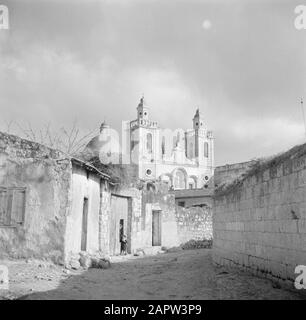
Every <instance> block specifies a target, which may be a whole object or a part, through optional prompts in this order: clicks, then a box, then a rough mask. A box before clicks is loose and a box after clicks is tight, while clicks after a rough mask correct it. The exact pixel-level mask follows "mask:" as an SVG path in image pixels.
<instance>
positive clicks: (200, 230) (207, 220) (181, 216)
mask: <svg viewBox="0 0 306 320" xmlns="http://www.w3.org/2000/svg"><path fill="white" fill-rule="evenodd" d="M176 220H177V232H178V239H179V244H183V243H185V242H187V241H189V240H192V239H193V240H211V239H212V236H213V231H212V209H211V208H210V207H202V208H200V207H194V208H182V207H176Z"/></svg>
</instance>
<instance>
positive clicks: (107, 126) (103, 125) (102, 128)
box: [100, 120, 109, 133]
mask: <svg viewBox="0 0 306 320" xmlns="http://www.w3.org/2000/svg"><path fill="white" fill-rule="evenodd" d="M107 128H109V125H108V124H107V123H106V121H105V120H104V121H103V122H102V123H101V126H100V133H101V132H102V131H103V130H104V129H107Z"/></svg>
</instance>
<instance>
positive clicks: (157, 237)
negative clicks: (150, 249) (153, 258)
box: [152, 210, 161, 246]
mask: <svg viewBox="0 0 306 320" xmlns="http://www.w3.org/2000/svg"><path fill="white" fill-rule="evenodd" d="M152 246H161V211H155V210H153V211H152Z"/></svg>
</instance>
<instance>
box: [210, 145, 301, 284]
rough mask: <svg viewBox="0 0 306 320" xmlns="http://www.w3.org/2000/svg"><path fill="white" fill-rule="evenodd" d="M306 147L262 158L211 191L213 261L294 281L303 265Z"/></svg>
mask: <svg viewBox="0 0 306 320" xmlns="http://www.w3.org/2000/svg"><path fill="white" fill-rule="evenodd" d="M305 149H306V147H305V145H303V146H299V147H295V148H293V149H291V150H289V151H288V152H287V153H285V154H283V155H281V156H278V157H276V158H274V159H272V160H270V161H268V162H266V163H262V164H261V165H259V166H258V167H257V168H255V169H254V170H253V171H252V172H250V173H249V174H248V175H247V176H246V177H244V179H242V180H241V181H240V182H238V183H236V184H235V185H232V186H229V187H227V188H226V189H225V190H222V189H221V190H216V194H215V197H214V213H213V228H214V243H213V252H214V254H213V256H214V262H215V263H217V264H221V265H230V266H239V267H243V268H245V269H246V270H249V271H251V272H252V273H254V274H256V275H259V276H265V277H268V278H270V279H274V280H276V281H278V282H279V283H282V284H284V283H286V284H288V285H290V286H291V287H292V286H293V281H294V279H295V278H296V276H297V275H296V274H294V270H295V267H296V266H297V265H306V246H305V243H306V151H305Z"/></svg>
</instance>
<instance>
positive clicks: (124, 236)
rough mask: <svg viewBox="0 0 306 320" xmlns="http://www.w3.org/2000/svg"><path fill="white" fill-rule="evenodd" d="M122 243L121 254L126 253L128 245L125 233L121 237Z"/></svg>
mask: <svg viewBox="0 0 306 320" xmlns="http://www.w3.org/2000/svg"><path fill="white" fill-rule="evenodd" d="M120 243H121V250H120V254H121V255H126V254H127V252H126V247H127V237H126V235H125V234H123V235H122V237H121V239H120Z"/></svg>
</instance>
